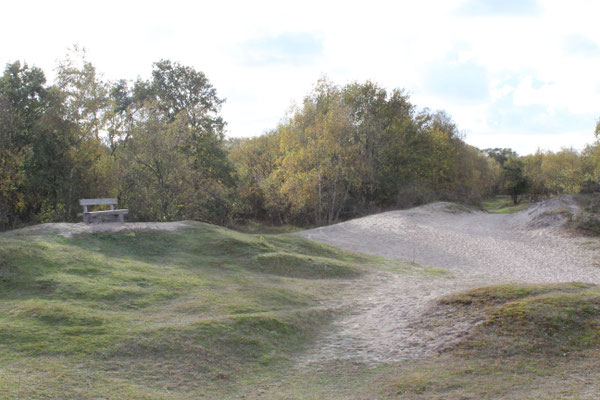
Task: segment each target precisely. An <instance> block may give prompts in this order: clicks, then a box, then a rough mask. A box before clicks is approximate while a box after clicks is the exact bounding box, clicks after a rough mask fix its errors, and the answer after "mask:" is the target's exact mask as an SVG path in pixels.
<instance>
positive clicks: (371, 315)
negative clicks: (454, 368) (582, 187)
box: [298, 197, 600, 362]
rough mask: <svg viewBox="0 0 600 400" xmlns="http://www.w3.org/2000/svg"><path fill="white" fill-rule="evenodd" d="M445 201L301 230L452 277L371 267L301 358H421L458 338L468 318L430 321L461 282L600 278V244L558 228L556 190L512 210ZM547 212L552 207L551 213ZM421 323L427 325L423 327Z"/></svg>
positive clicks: (565, 205)
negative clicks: (458, 208)
mask: <svg viewBox="0 0 600 400" xmlns="http://www.w3.org/2000/svg"><path fill="white" fill-rule="evenodd" d="M447 206H448V203H434V204H430V205H427V206H423V207H419V208H415V209H412V210H403V211H392V212H387V213H383V214H377V215H372V216H369V217H365V218H359V219H356V220H352V221H348V222H344V223H341V224H337V225H332V226H327V227H322V228H317V229H313V230H308V231H304V232H299V233H298V234H299V235H301V236H304V237H307V238H310V239H313V240H317V241H321V242H325V243H328V244H331V245H334V246H337V247H341V248H343V249H348V250H353V251H360V252H365V253H370V254H376V255H381V256H385V257H390V258H399V259H403V260H409V261H413V260H414V261H415V262H417V263H419V264H423V265H430V266H434V267H438V268H443V269H446V270H448V271H450V272H451V276H450V277H410V276H409V277H407V276H398V275H393V274H388V273H380V274H373V275H371V276H369V277H368V278H366V279H363V280H361V281H360V282H357V283H356V285H354V286H352V287H350V288H349V291H348V293H347V295H348V297H347V301H348V303H349V305H350V306H351V308H352V309H353V310H354V312H353V313H352V314H351V315H349V316H346V317H344V318H342V319H340V320H338V321H336V323H335V329H333V330H332V331H331V332H329V333H328V334H326V335H325V336H323V337H321V338H320V339H319V341H318V343H317V346H316V348H315V350H314V351H313V352H311V353H310V354H308V355H307V356H306V357H305V358H304V361H307V362H311V361H318V360H321V359H332V358H341V359H357V360H361V361H367V362H382V361H394V360H399V359H407V358H415V357H423V356H426V355H428V354H431V353H433V352H436V351H438V350H440V349H442V348H444V347H445V346H447V345H448V344H450V343H452V342H454V341H456V340H457V339H458V338H460V337H461V336H462V335H464V334H465V333H467V332H468V331H469V330H470V329H472V327H473V324H474V322H476V321H472V320H464V319H460V318H456V319H455V322H454V323H453V324H451V325H450V326H449V325H447V324H438V325H439V326H438V325H436V321H435V313H434V310H435V308H434V305H435V303H436V300H437V299H439V297H440V296H442V295H444V294H448V293H452V292H455V291H458V290H464V289H467V288H473V287H478V286H485V285H490V284H495V283H504V282H528V283H542V282H563V281H581V282H592V283H600V264H598V261H599V259H600V256H599V249H600V245H599V242H598V241H597V240H590V239H585V238H577V237H573V236H571V235H568V234H567V233H566V232H565V231H564V230H562V229H561V226H562V224H563V222H564V221H563V220H561V219H560V218H559V217H557V216H556V215H557V214H556V213H552V212H551V211H552V210H556V209H571V210H573V209H575V208H576V205H575V204H574V202H573V201H572V200H571V199H570V198H568V197H567V198H563V199H553V200H550V201H547V202H545V203H542V204H538V205H536V206H534V207H532V208H531V209H530V210H527V211H523V212H520V213H516V214H512V215H495V214H488V213H484V212H480V211H473V212H470V213H450V212H447V211H448V209H447V208H446V207H447ZM549 212H550V213H549ZM424 326H427V329H423V327H424Z"/></svg>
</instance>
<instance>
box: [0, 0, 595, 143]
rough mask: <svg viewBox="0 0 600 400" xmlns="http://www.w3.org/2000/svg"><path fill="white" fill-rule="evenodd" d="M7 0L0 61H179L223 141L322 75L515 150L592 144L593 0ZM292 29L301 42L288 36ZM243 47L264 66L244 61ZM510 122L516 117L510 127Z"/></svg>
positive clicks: (270, 122) (263, 119)
mask: <svg viewBox="0 0 600 400" xmlns="http://www.w3.org/2000/svg"><path fill="white" fill-rule="evenodd" d="M490 5H492V6H493V7H491V8H490ZM3 7H4V8H3V14H4V15H10V16H11V17H10V18H5V20H4V21H3V24H2V25H1V26H0V35H1V36H2V37H3V40H2V42H0V63H1V64H5V63H7V62H9V61H13V60H16V59H20V60H26V61H28V62H29V63H30V64H35V65H37V66H40V67H42V68H43V69H44V70H45V72H46V73H47V75H48V76H49V78H50V79H52V78H53V72H52V69H53V68H54V66H55V61H56V59H59V58H61V57H62V56H63V54H64V53H65V49H66V47H67V46H69V45H71V44H73V43H75V42H78V43H80V44H81V45H83V46H85V47H86V48H87V49H88V54H89V57H90V59H91V60H92V61H93V62H94V63H95V64H96V66H97V68H98V70H99V71H102V72H104V74H105V76H106V77H107V78H110V79H118V78H127V79H135V78H136V77H137V76H138V75H141V76H142V77H144V78H145V77H148V76H149V74H150V70H151V64H152V62H155V61H157V60H159V59H161V58H170V59H172V60H175V61H180V62H182V63H183V64H187V65H192V66H193V67H195V68H196V69H198V70H201V71H203V72H205V73H206V74H207V76H208V77H209V79H210V80H211V82H212V83H213V85H214V86H215V87H216V88H217V91H218V93H219V95H220V96H221V97H226V98H227V103H226V104H225V105H224V107H223V115H224V117H225V119H226V120H227V121H228V122H229V125H228V130H229V133H230V135H232V136H250V135H256V134H260V133H261V132H263V131H265V130H267V129H271V128H273V127H275V126H276V124H277V122H278V121H279V120H280V119H281V118H283V117H284V116H285V112H286V110H287V109H288V108H289V106H290V104H291V103H292V101H300V100H301V99H302V97H303V96H304V95H305V94H306V93H308V92H309V91H310V89H311V87H312V85H313V84H314V83H315V82H316V80H317V79H318V78H319V77H320V76H321V75H322V74H326V75H327V76H328V77H329V78H330V79H331V80H333V81H334V82H336V83H340V84H344V83H347V82H349V81H352V80H366V79H371V80H373V81H375V82H377V83H379V84H380V85H382V86H384V87H386V88H388V89H390V90H391V89H393V88H395V87H401V88H405V89H407V90H408V92H409V93H411V94H412V99H413V101H414V102H415V103H416V104H417V105H418V106H420V107H425V106H427V107H430V108H432V109H445V110H447V111H448V112H449V113H450V115H452V116H453V117H454V119H455V120H456V122H457V123H458V125H459V128H460V129H462V130H464V131H466V132H467V133H468V136H467V141H469V142H470V143H473V144H476V145H478V146H482V147H499V146H512V147H514V148H516V149H517V150H518V151H519V152H521V153H525V152H530V151H535V148H536V147H537V145H538V144H540V143H543V144H544V146H548V147H547V148H550V149H554V150H557V149H559V148H560V147H561V146H570V145H573V146H576V147H581V146H582V145H583V144H584V143H585V142H589V141H591V140H592V139H593V135H592V131H593V128H594V126H593V122H592V123H591V124H590V126H589V128H585V126H586V125H587V124H588V123H589V120H590V119H591V116H593V115H599V114H600V74H598V73H597V71H599V70H600V57H598V56H595V53H594V44H596V45H597V44H599V43H600V31H599V30H598V29H597V23H596V19H597V15H600V2H592V1H588V0H572V1H569V2H563V1H558V0H547V1H543V2H542V1H540V2H532V1H520V0H519V1H516V0H510V1H496V2H494V1H492V2H489V1H487V2H482V1H481V0H466V1H464V0H452V1H444V0H438V1H433V0H426V1H420V2H404V1H403V2H389V1H373V2H368V3H367V2H364V1H360V2H358V1H343V2H342V1H327V2H324V1H322V0H320V1H316V0H308V1H304V2H301V3H298V2H294V3H291V2H282V1H261V0H257V1H253V2H242V1H220V2H186V1H172V2H169V3H165V2H164V1H160V2H159V1H156V0H154V1H145V2H142V1H126V2H124V1H112V0H111V1H105V2H103V3H89V2H75V1H55V2H47V1H30V2H21V3H18V2H10V3H7V4H6V5H3ZM469 10H470V11H469ZM281 38H283V40H281ZM290 38H291V39H294V38H296V43H295V44H294V41H293V40H292V41H291V42H290V40H287V42H288V43H287V44H286V43H285V42H286V39H290ZM298 38H300V39H301V40H300V39H298ZM313 39H314V41H313ZM269 40H271V42H270V43H269ZM273 40H274V41H275V42H273ZM303 40H304V41H305V42H304V45H306V46H307V48H308V47H311V46H312V49H313V51H312V52H311V51H308V50H306V49H304V50H302V51H304V53H303V54H304V56H302V55H300V56H298V54H299V51H298V49H297V51H296V52H294V51H291V47H294V46H296V47H297V46H300V47H302V46H303V42H302V41H303ZM290 43H291V44H290ZM249 44H250V45H251V46H250V53H249ZM253 46H254V47H253ZM277 46H280V47H277ZM252 47H253V48H252ZM288 49H290V51H289V52H287V51H286V50H288ZM249 55H250V56H251V57H254V58H253V59H254V61H256V60H258V61H260V62H254V63H249V62H248V56H249ZM307 60H308V61H310V62H307ZM267 61H268V62H267ZM507 99H508V100H507ZM521 108H524V109H525V110H530V111H532V112H533V111H535V115H532V117H531V120H535V121H538V122H539V124H532V123H530V120H529V119H528V118H527V114H524V113H523V112H522V111H523V110H521ZM499 110H500V111H502V112H499ZM511 116H512V117H511ZM516 116H518V118H517V117H516ZM544 116H545V117H544ZM557 116H558V117H557ZM544 118H546V120H544ZM515 121H522V125H521V126H520V127H519V131H518V132H515V129H516V127H515ZM528 121H529V122H528ZM553 124H555V125H557V126H553ZM540 126H542V127H543V126H546V127H547V128H548V132H547V133H544V132H540ZM570 126H572V127H573V128H572V129H569V128H570ZM549 128H556V129H549ZM557 129H558V130H559V131H560V132H558V133H557V132H556V130H557ZM507 132H508V133H507ZM552 132H554V133H552ZM517 133H518V134H517ZM586 137H587V138H588V139H587V140H583V138H586ZM575 138H577V140H575ZM509 140H513V141H514V142H512V143H509V142H508V141H509ZM494 141H498V142H497V143H495V142H494ZM500 142H501V143H500Z"/></svg>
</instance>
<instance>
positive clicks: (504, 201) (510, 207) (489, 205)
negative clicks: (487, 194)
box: [481, 196, 529, 214]
mask: <svg viewBox="0 0 600 400" xmlns="http://www.w3.org/2000/svg"><path fill="white" fill-rule="evenodd" d="M481 207H482V208H483V210H484V211H487V212H489V213H491V214H512V213H515V212H518V211H521V210H525V209H527V208H529V203H528V202H527V201H524V200H521V202H520V203H519V204H517V205H515V204H514V202H513V201H512V199H511V198H510V196H496V197H494V198H493V199H488V200H484V201H482V202H481Z"/></svg>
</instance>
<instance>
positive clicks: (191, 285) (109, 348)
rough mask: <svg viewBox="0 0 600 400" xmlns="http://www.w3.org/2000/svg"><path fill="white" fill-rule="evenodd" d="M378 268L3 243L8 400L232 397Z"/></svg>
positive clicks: (135, 238) (191, 240)
mask: <svg viewBox="0 0 600 400" xmlns="http://www.w3.org/2000/svg"><path fill="white" fill-rule="evenodd" d="M374 268H383V269H386V270H389V271H396V272H399V273H434V274H435V273H438V274H439V273H440V272H439V271H436V270H428V269H426V268H422V267H421V268H416V266H413V265H409V264H407V263H402V262H397V261H392V260H385V259H382V258H378V257H371V256H366V255H360V254H354V253H348V252H344V251H342V250H339V249H336V248H333V247H330V246H326V245H322V244H318V243H315V242H312V241H309V240H307V239H304V238H301V237H298V236H293V235H278V236H269V235H264V236H261V235H249V234H244V233H240V232H235V231H232V230H228V229H224V228H220V227H216V226H212V225H208V224H202V223H194V224H193V225H191V227H190V228H189V229H187V230H185V231H182V232H168V233H167V232H144V231H132V232H123V233H112V234H111V233H102V234H87V235H80V236H77V237H73V238H65V237H62V236H59V235H56V234H51V235H43V236H29V235H25V234H17V233H5V234H2V235H0V327H1V328H0V398H2V399H21V398H32V399H33V398H35V399H61V398H120V399H142V398H143V399H164V398H174V399H175V398H176V399H185V398H198V397H205V396H208V397H215V398H227V397H230V396H233V395H234V394H235V393H240V391H242V392H243V391H244V389H243V388H244V387H245V386H244V385H250V386H252V383H248V382H253V379H255V378H253V377H256V376H263V375H264V376H274V374H275V375H276V374H277V373H278V371H280V370H282V369H285V368H287V367H289V366H290V365H292V364H293V360H294V357H295V355H296V354H297V353H298V352H301V351H302V349H303V348H305V347H306V346H307V345H309V344H310V342H311V340H313V338H314V337H315V334H316V332H317V331H318V330H319V329H321V328H322V327H323V326H324V324H327V323H328V322H329V321H330V320H331V318H332V317H333V316H334V314H333V312H332V311H331V310H329V309H327V308H326V307H323V306H322V304H323V300H326V299H329V298H331V297H332V296H335V295H336V293H337V292H338V291H339V290H340V288H342V287H343V285H344V284H346V283H345V282H346V281H348V280H351V279H361V276H362V275H363V274H365V273H367V272H368V271H369V270H371V269H374Z"/></svg>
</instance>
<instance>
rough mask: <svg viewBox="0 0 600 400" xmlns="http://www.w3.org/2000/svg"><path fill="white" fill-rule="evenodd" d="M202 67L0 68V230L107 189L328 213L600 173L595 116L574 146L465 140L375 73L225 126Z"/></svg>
mask: <svg viewBox="0 0 600 400" xmlns="http://www.w3.org/2000/svg"><path fill="white" fill-rule="evenodd" d="M223 101H224V100H223V99H222V98H220V97H219V96H218V94H217V92H216V89H215V88H214V87H213V86H212V85H211V83H210V81H209V80H208V78H207V77H206V75H205V74H204V73H202V72H200V71H197V70H195V69H194V68H192V67H188V66H184V65H181V64H179V63H176V62H172V61H169V60H161V61H158V62H156V63H155V64H153V66H152V75H151V77H150V78H149V79H147V80H143V79H140V78H138V79H137V80H136V81H134V82H129V81H126V80H117V81H105V80H103V79H102V76H101V75H100V74H99V73H98V72H97V71H96V68H95V67H94V65H93V64H91V63H90V62H89V61H87V59H86V58H85V53H84V52H82V51H80V50H78V49H74V51H73V52H71V53H69V54H68V55H67V57H65V59H64V60H63V61H61V62H60V63H59V64H58V67H57V69H56V80H55V82H54V83H52V84H48V83H47V81H46V77H45V74H44V72H43V71H42V70H41V69H39V68H37V67H35V66H29V65H28V64H26V63H21V62H18V61H17V62H13V63H10V64H8V65H7V66H6V68H5V70H4V74H3V75H2V77H1V78H0V229H10V228H13V227H16V226H19V225H22V224H28V223H42V222H54V221H75V220H76V219H77V217H76V214H77V212H78V211H79V210H78V208H79V206H78V199H80V198H96V197H117V198H118V199H119V204H120V205H122V206H123V207H127V208H129V210H130V215H129V217H130V220H144V221H170V220H181V219H196V220H202V221H207V222H212V223H218V224H228V223H231V222H234V221H246V220H249V219H256V220H260V221H265V222H270V223H274V224H286V223H291V224H299V225H307V224H315V225H320V224H326V223H332V222H335V221H338V220H340V219H347V218H351V217H355V216H359V215H364V214H366V213H370V212H375V211H379V210H383V209H390V208H402V207H408V206H412V205H417V204H422V203H426V202H429V201H433V200H451V201H461V202H467V203H471V204H477V203H478V202H479V201H481V199H483V198H485V197H487V196H491V195H494V194H497V193H508V194H515V193H523V192H526V191H530V192H532V193H535V194H536V195H542V194H548V193H550V192H552V193H559V192H574V191H578V190H581V188H582V187H586V185H588V186H589V185H590V182H592V183H593V182H596V181H597V179H598V175H599V174H600V150H599V140H600V137H599V136H600V133H599V132H600V130H599V129H596V141H595V142H594V143H592V144H590V145H589V146H588V147H586V149H585V150H584V151H583V152H581V153H579V152H576V151H574V150H572V149H565V150H562V151H560V152H557V153H552V152H545V153H544V152H539V151H538V152H537V153H536V154H533V155H530V156H525V157H519V156H518V155H517V154H516V153H514V152H513V151H512V150H510V149H486V150H484V151H481V150H479V149H477V148H475V147H472V146H469V145H468V144H466V143H465V142H464V141H463V138H462V136H461V134H460V132H459V130H458V128H457V126H456V125H455V123H454V122H453V121H452V119H451V118H450V116H449V115H447V114H446V113H444V112H433V111H430V110H428V109H422V110H419V109H418V108H417V107H416V106H415V105H414V104H412V103H411V101H410V98H409V96H408V94H407V93H406V92H404V91H403V90H400V89H395V90H393V91H391V92H388V91H386V90H385V89H384V88H381V87H380V86H378V85H377V84H375V83H372V82H362V83H359V82H354V83H350V84H347V85H344V86H338V85H335V84H333V83H331V82H329V81H327V80H325V79H322V80H320V81H319V82H317V84H316V85H315V87H314V88H313V90H312V91H311V92H310V93H309V94H308V95H307V96H306V97H305V98H304V100H303V101H302V103H301V104H299V105H297V106H296V107H294V108H293V109H292V110H291V111H290V113H289V115H288V116H287V117H286V118H285V120H284V122H282V123H280V124H279V125H278V126H277V127H275V128H274V129H272V130H271V131H269V132H268V133H266V134H263V135H261V136H258V137H255V138H249V139H229V140H228V139H226V138H225V134H224V133H225V125H226V123H225V121H224V120H223V118H222V116H221V106H222V104H223Z"/></svg>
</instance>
